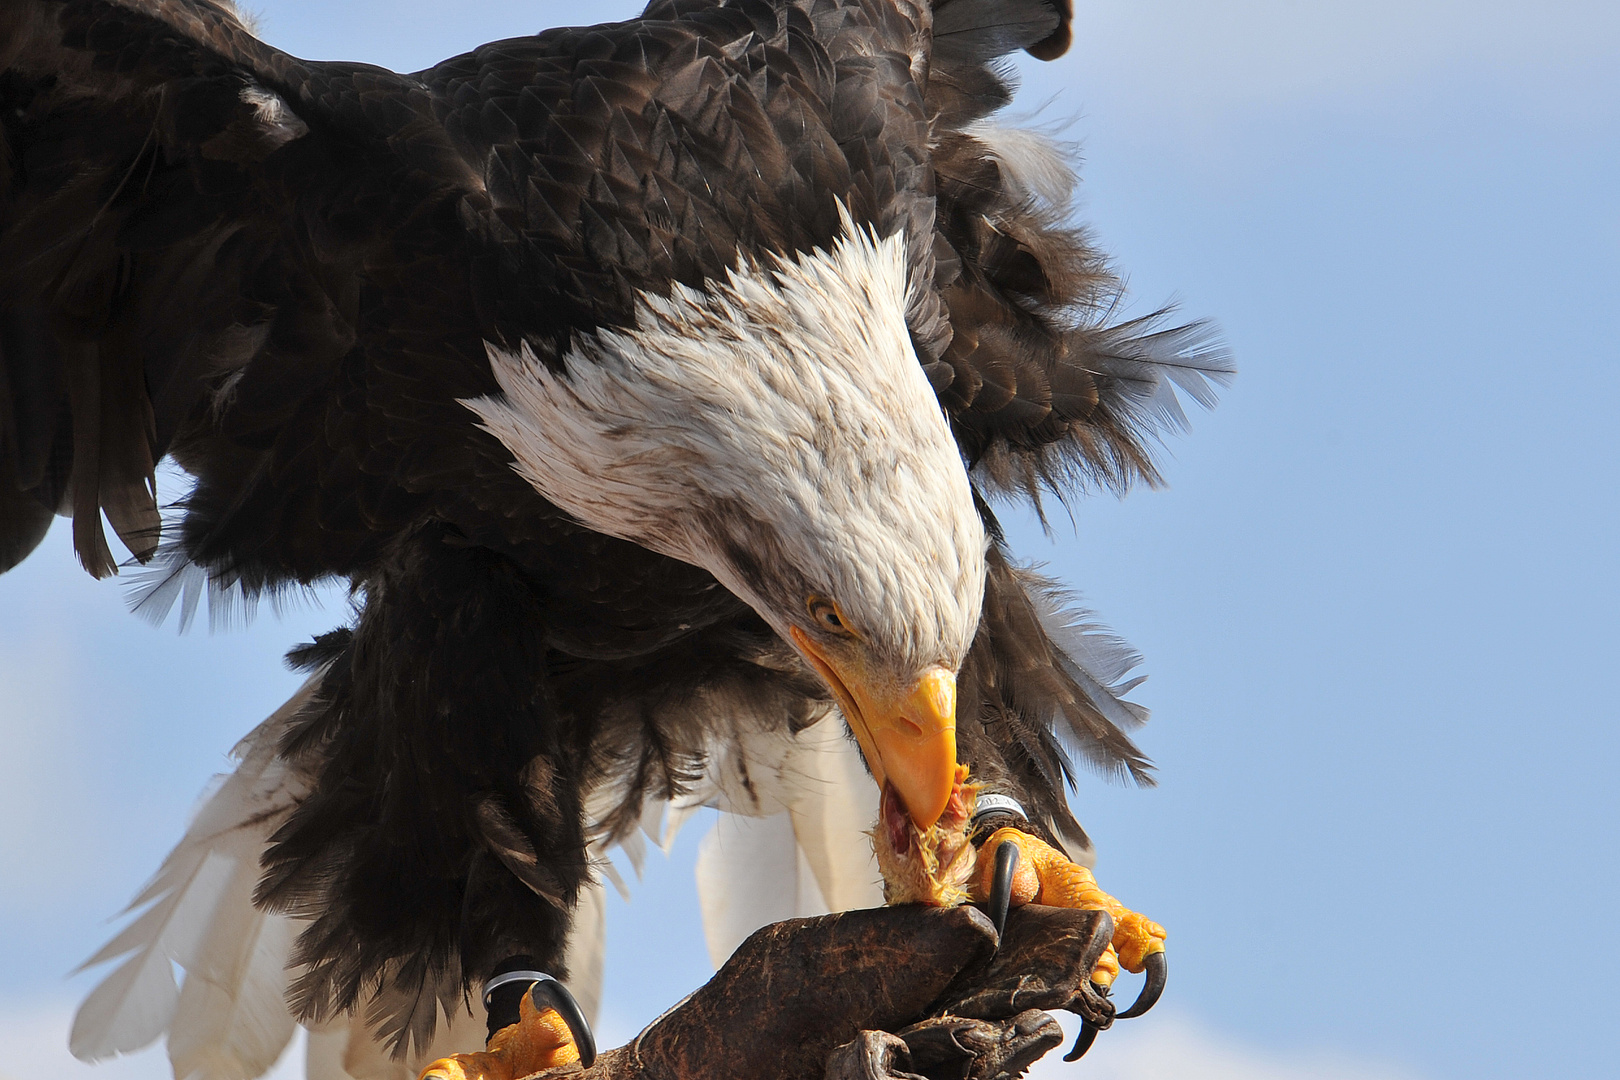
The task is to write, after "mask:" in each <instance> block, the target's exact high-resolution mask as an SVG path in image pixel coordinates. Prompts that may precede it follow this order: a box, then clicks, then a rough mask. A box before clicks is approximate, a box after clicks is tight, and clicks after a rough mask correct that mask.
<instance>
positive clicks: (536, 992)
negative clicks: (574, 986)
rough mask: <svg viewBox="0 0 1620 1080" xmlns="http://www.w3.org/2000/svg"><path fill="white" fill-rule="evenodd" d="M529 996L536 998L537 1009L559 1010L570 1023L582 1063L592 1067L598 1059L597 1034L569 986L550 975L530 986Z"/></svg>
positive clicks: (566, 1022)
mask: <svg viewBox="0 0 1620 1080" xmlns="http://www.w3.org/2000/svg"><path fill="white" fill-rule="evenodd" d="M529 997H531V998H532V999H533V1000H534V1007H535V1009H536V1010H537V1011H544V1010H545V1009H546V1008H547V1007H548V1006H549V1007H550V1008H553V1009H556V1010H557V1015H558V1016H560V1017H562V1021H563V1023H565V1024H567V1025H568V1031H569V1034H571V1035H573V1037H574V1048H575V1049H576V1050H578V1051H579V1063H580V1065H581V1066H583V1067H584V1068H587V1069H588V1068H590V1067H591V1063H592V1062H593V1061H595V1060H596V1036H594V1035H592V1034H591V1025H590V1023H589V1021H587V1020H586V1019H585V1013H584V1012H583V1011H582V1010H581V1009H580V1007H579V1002H577V1001H575V1000H574V995H573V994H570V993H569V992H568V987H566V986H564V985H563V984H562V983H560V982H558V981H557V980H556V979H553V978H551V977H550V976H549V975H548V976H546V977H545V978H544V979H541V980H540V981H539V982H537V983H535V984H534V985H533V986H531V987H529Z"/></svg>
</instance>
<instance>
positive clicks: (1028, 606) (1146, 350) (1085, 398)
mask: <svg viewBox="0 0 1620 1080" xmlns="http://www.w3.org/2000/svg"><path fill="white" fill-rule="evenodd" d="M1071 17H1072V10H1071V6H1070V4H1069V3H1068V2H1067V0H941V2H939V3H936V4H935V5H934V42H933V51H932V53H931V55H930V66H929V81H928V95H927V105H928V110H929V115H930V118H931V120H932V130H933V139H934V141H933V157H932V160H933V167H934V171H935V190H936V192H937V217H936V234H935V250H936V255H937V261H936V273H935V283H936V286H937V288H938V289H939V292H940V294H941V296H942V297H943V299H944V303H945V306H946V309H947V311H948V313H949V320H950V335H949V338H948V342H949V343H948V345H947V346H946V347H945V348H944V350H943V351H942V352H941V353H940V354H938V356H937V357H935V358H932V359H931V358H929V357H928V356H926V355H924V356H923V361H924V370H925V371H926V373H927V375H928V377H929V380H930V381H931V382H932V384H933V385H934V388H935V390H936V391H937V392H938V394H939V397H940V401H941V403H942V404H943V405H944V407H945V409H946V412H947V414H948V415H949V417H950V419H951V423H952V427H953V430H954V432H955V434H956V438H957V442H958V444H959V445H960V446H961V448H962V452H963V454H964V456H965V457H966V459H967V460H968V462H969V464H970V467H971V475H972V479H973V481H974V486H975V488H976V489H978V490H980V491H982V492H984V493H986V494H987V495H989V496H992V497H1002V498H1008V497H1015V498H1023V499H1026V500H1028V501H1029V502H1030V503H1031V504H1033V505H1034V507H1035V508H1036V509H1037V511H1039V509H1040V505H1041V499H1042V495H1043V494H1053V495H1055V496H1057V497H1058V498H1059V499H1060V500H1067V499H1069V498H1071V497H1073V496H1074V495H1076V494H1077V493H1078V492H1080V491H1081V490H1083V489H1085V488H1087V487H1091V486H1101V487H1105V488H1112V489H1114V490H1118V491H1123V490H1124V489H1126V488H1128V487H1129V486H1130V485H1132V484H1133V483H1135V482H1138V481H1143V482H1147V483H1150V484H1151V483H1156V482H1157V481H1158V472H1157V470H1156V468H1155V466H1154V463H1153V455H1152V447H1153V443H1154V441H1155V440H1156V439H1157V438H1158V437H1160V436H1161V435H1162V434H1164V433H1166V432H1170V431H1176V430H1179V429H1181V428H1183V427H1185V425H1186V416H1185V413H1184V412H1183V411H1182V408H1181V405H1180V402H1179V400H1178V391H1179V393H1182V394H1185V395H1187V396H1188V397H1190V398H1192V399H1193V400H1194V401H1196V402H1198V403H1199V404H1200V405H1204V406H1206V407H1207V406H1209V405H1212V404H1213V403H1214V393H1213V387H1212V385H1211V384H1220V385H1224V384H1225V383H1226V382H1228V381H1229V379H1230V377H1231V373H1232V367H1231V364H1230V361H1229V360H1228V357H1227V355H1226V352H1225V350H1224V349H1223V348H1222V347H1221V346H1220V344H1219V343H1218V341H1217V340H1216V338H1215V335H1214V332H1213V330H1212V328H1211V327H1210V326H1208V325H1207V324H1204V323H1193V324H1191V325H1183V326H1178V325H1175V324H1174V323H1172V322H1171V321H1170V318H1169V312H1158V313H1155V314H1153V315H1150V316H1148V317H1146V318H1141V319H1135V320H1129V321H1116V320H1115V319H1114V313H1115V310H1116V308H1117V307H1118V304H1119V301H1120V298H1121V296H1122V293H1123V287H1122V284H1121V282H1120V280H1119V279H1118V277H1117V276H1116V275H1115V274H1114V273H1113V272H1112V271H1111V270H1110V269H1109V267H1108V265H1107V263H1106V261H1105V260H1104V258H1103V257H1102V255H1101V253H1100V252H1099V251H1098V250H1097V249H1096V248H1095V247H1094V246H1093V245H1092V244H1091V242H1090V240H1089V238H1088V236H1087V235H1086V233H1085V231H1084V230H1083V229H1081V228H1079V227H1077V226H1076V225H1074V224H1073V221H1072V213H1071V208H1070V206H1069V205H1068V202H1069V197H1070V194H1071V193H1072V191H1073V188H1074V184H1075V179H1074V173H1073V166H1072V163H1071V162H1070V161H1069V160H1067V159H1066V158H1065V157H1064V156H1063V155H1062V154H1061V152H1060V151H1058V150H1057V149H1056V148H1054V147H1052V146H1051V144H1050V143H1049V142H1048V141H1047V140H1045V139H1043V138H1042V137H1040V136H1039V135H1037V134H1036V133H1033V132H1016V131H1015V132H1006V131H1003V130H1002V129H999V128H997V127H995V125H994V121H993V116H994V114H995V112H996V111H997V110H999V109H1001V108H1003V107H1004V106H1005V105H1006V104H1007V103H1008V102H1009V101H1010V100H1011V98H1012V92H1013V86H1012V81H1011V76H1010V72H1009V71H1008V70H1007V69H1006V68H1005V67H1004V66H1003V63H1004V61H1003V57H1005V56H1006V55H1007V54H1009V53H1011V52H1013V51H1015V50H1017V49H1026V50H1028V51H1029V52H1031V53H1032V54H1034V55H1035V56H1037V57H1038V58H1040V59H1053V58H1055V57H1056V56H1059V55H1061V54H1062V53H1063V51H1064V50H1065V49H1066V48H1067V46H1068V42H1069V36H1070V30H1069V24H1070V21H1071ZM983 513H984V515H985V518H986V521H987V522H989V523H990V525H991V532H992V534H993V535H994V536H995V538H996V540H995V550H994V551H992V553H991V563H990V575H989V579H988V582H987V591H986V597H985V616H984V623H983V625H982V627H981V629H980V635H979V638H978V640H977V642H976V643H975V645H974V648H973V651H972V653H971V655H970V656H969V659H968V663H967V665H966V667H965V669H964V673H963V680H964V689H963V698H962V700H963V701H971V700H974V697H975V696H977V697H978V698H980V699H982V701H983V703H984V704H983V709H984V712H983V716H982V719H983V733H982V734H981V733H980V731H979V730H978V728H977V727H972V726H970V727H968V728H967V729H966V730H967V735H966V737H965V742H964V746H965V747H971V746H972V745H973V744H977V746H978V749H971V748H965V749H964V753H968V754H973V755H974V756H975V757H976V758H981V759H983V760H984V761H985V762H987V764H985V765H979V762H978V761H977V760H976V761H975V765H976V766H978V767H979V769H980V771H981V773H982V774H983V775H985V777H986V778H987V780H988V782H990V783H991V784H992V786H995V785H1003V786H1006V787H1008V788H1010V789H1013V790H1016V791H1017V792H1019V793H1020V794H1021V795H1022V796H1023V797H1024V799H1025V801H1026V805H1027V806H1030V807H1032V808H1035V812H1036V813H1037V815H1038V816H1039V818H1040V819H1041V821H1040V823H1041V824H1044V825H1046V826H1048V827H1051V828H1054V829H1056V830H1057V832H1059V833H1060V834H1063V835H1066V836H1068V837H1070V838H1072V839H1074V840H1075V841H1076V842H1077V843H1080V844H1082V845H1083V843H1084V833H1083V832H1081V831H1080V830H1079V826H1078V825H1077V824H1076V823H1075V822H1074V820H1073V818H1072V817H1071V816H1070V813H1069V810H1068V808H1067V805H1066V803H1065V800H1064V797H1063V788H1064V786H1065V785H1066V784H1067V783H1069V782H1071V781H1072V777H1071V775H1070V772H1069V758H1068V756H1067V755H1066V754H1065V753H1064V747H1065V746H1066V747H1068V748H1070V749H1071V750H1073V751H1074V752H1075V753H1076V754H1077V756H1078V757H1079V758H1080V759H1081V760H1083V761H1085V762H1087V763H1088V764H1090V765H1092V766H1093V767H1095V768H1097V769H1098V770H1099V771H1101V772H1103V773H1104V774H1107V775H1116V776H1128V777H1130V778H1132V779H1133V780H1135V781H1137V782H1139V783H1150V782H1151V775H1150V771H1149V770H1150V766H1149V765H1148V762H1147V760H1146V759H1145V758H1144V757H1143V756H1142V754H1141V752H1140V751H1139V750H1138V749H1137V748H1136V747H1135V746H1134V745H1133V744H1132V742H1131V740H1130V738H1129V737H1128V736H1127V735H1126V731H1128V730H1129V729H1130V728H1132V727H1135V726H1136V725H1138V724H1139V723H1141V721H1142V720H1143V719H1145V718H1146V711H1145V710H1143V709H1142V708H1141V707H1140V706H1136V705H1133V704H1130V703H1128V702H1125V701H1124V700H1123V694H1124V693H1126V692H1128V691H1129V689H1130V688H1131V686H1134V685H1135V684H1134V683H1132V684H1129V685H1116V684H1117V680H1118V678H1119V677H1122V676H1123V671H1119V670H1116V669H1117V667H1118V664H1117V660H1118V656H1119V654H1118V652H1117V651H1116V652H1114V653H1108V652H1107V651H1106V650H1103V651H1099V649H1098V648H1097V646H1098V645H1099V644H1100V642H1099V641H1098V640H1097V638H1096V635H1095V634H1092V635H1089V636H1088V635H1081V636H1080V637H1078V638H1076V637H1075V636H1074V635H1073V634H1066V633H1064V632H1062V628H1063V627H1064V626H1065V625H1066V624H1067V622H1068V621H1069V620H1068V619H1067V617H1065V616H1063V615H1062V614H1061V612H1062V610H1063V608H1064V605H1063V604H1061V603H1059V602H1058V601H1057V600H1056V598H1055V596H1054V594H1053V592H1052V589H1051V586H1050V583H1047V582H1045V581H1043V580H1042V579H1040V578H1038V577H1036V576H1033V575H1031V574H1029V573H1027V572H1024V571H1020V570H1017V569H1016V568H1014V567H1013V566H1012V564H1011V563H1010V561H1009V558H1008V555H1007V552H1006V550H1005V546H1004V545H1003V543H1002V541H1001V539H1000V534H999V529H997V528H996V527H995V524H994V520H993V517H992V516H991V512H990V509H989V507H988V505H986V506H984V508H983ZM1099 668H1100V669H1101V670H1099ZM968 687H973V688H975V689H974V690H973V691H970V690H969V689H968ZM1003 768H1005V770H1006V772H1005V773H1003V772H1002V771H1001V770H1002V769H1003Z"/></svg>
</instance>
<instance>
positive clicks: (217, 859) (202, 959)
mask: <svg viewBox="0 0 1620 1080" xmlns="http://www.w3.org/2000/svg"><path fill="white" fill-rule="evenodd" d="M313 688H314V680H313V679H311V680H310V681H309V682H306V683H305V684H304V686H303V687H302V688H301V689H300V690H299V691H298V693H296V694H294V695H293V697H292V698H291V699H290V700H289V701H288V702H287V703H286V704H285V705H283V706H282V707H281V708H280V709H278V710H276V712H275V713H274V714H273V715H272V716H271V717H270V718H269V719H268V720H266V721H265V722H264V723H263V724H260V725H259V726H258V727H257V728H255V729H254V731H253V733H252V734H250V735H249V736H248V737H247V738H246V739H244V740H242V742H241V743H239V744H238V745H237V748H236V754H237V757H238V758H239V760H240V761H241V764H240V765H239V766H238V768H237V771H236V772H235V773H234V774H232V775H231V776H230V777H228V778H226V779H225V780H224V782H223V783H222V784H220V786H219V787H218V789H217V790H216V791H215V792H214V794H213V795H212V796H210V797H209V798H208V799H207V800H206V801H205V802H204V803H203V805H202V807H201V808H200V809H199V810H198V812H197V815H196V817H195V818H194V819H193V821H192V823H191V826H190V828H189V829H187V830H186V835H185V836H184V837H183V838H182V839H181V841H180V843H179V844H177V845H176V846H175V848H174V850H173V851H171V852H170V853H169V855H168V857H167V858H165V859H164V860H163V865H162V867H160V868H159V870H158V872H157V874H156V876H154V877H153V879H152V881H151V883H150V884H149V885H147V887H146V888H145V889H143V890H142V891H141V894H140V895H139V896H137V897H136V898H135V902H134V903H133V904H132V905H131V907H130V910H134V909H136V908H139V907H141V906H143V905H148V904H149V905H151V906H150V907H149V908H148V909H147V910H146V911H145V912H143V913H142V914H141V915H140V917H138V918H137V919H136V920H135V921H134V922H133V923H132V924H131V925H130V926H128V927H127V928H125V930H124V931H123V932H122V933H120V934H118V935H117V936H116V937H115V938H114V939H113V940H112V941H111V942H109V943H108V944H107V945H106V946H105V947H103V948H102V949H101V951H100V952H98V953H96V955H95V956H93V957H91V958H90V960H89V961H87V963H86V966H90V965H94V964H98V963H101V962H103V961H106V960H110V959H113V958H114V957H117V956H122V955H124V954H126V953H133V954H134V955H132V956H131V957H130V959H129V960H128V961H126V962H125V963H124V964H123V965H122V966H120V967H119V968H118V969H117V970H115V971H114V972H113V973H112V974H111V975H109V976H108V977H107V978H106V979H104V980H103V981H102V982H101V984H100V985H98V986H97V987H96V988H95V989H94V990H93V991H91V993H90V995H89V997H87V998H86V999H85V1001H84V1004H83V1005H81V1006H80V1007H79V1012H78V1014H77V1015H76V1016H75V1017H74V1021H73V1031H72V1034H71V1035H70V1036H69V1040H68V1047H69V1049H70V1050H71V1051H72V1052H73V1054H74V1056H76V1057H79V1058H81V1059H84V1060H87V1061H94V1060H97V1059H100V1058H104V1057H108V1056H111V1055H112V1054H118V1053H127V1052H129V1051H132V1050H138V1049H140V1048H141V1047H143V1046H145V1045H147V1044H148V1043H150V1042H152V1041H153V1040H154V1039H156V1038H157V1037H158V1036H159V1035H161V1034H163V1032H164V1030H165V1029H169V1030H171V1032H173V1031H174V1030H176V1029H178V1030H179V1032H180V1033H181V1040H180V1045H181V1048H182V1049H183V1051H184V1054H183V1055H182V1058H183V1060H181V1059H177V1060H176V1061H175V1066H176V1075H177V1076H178V1077H180V1080H189V1078H191V1077H193V1076H196V1077H197V1078H198V1080H215V1078H217V1080H246V1078H248V1077H252V1076H256V1075H258V1074H259V1073H262V1072H263V1071H264V1070H265V1069H267V1068H269V1067H270V1065H272V1064H274V1062H275V1059H276V1057H277V1055H279V1054H280V1053H281V1050H282V1049H283V1048H284V1047H285V1046H286V1041H287V1039H288V1038H289V1037H291V1034H292V1029H291V1025H290V1024H287V1025H280V1024H276V1023H267V1022H263V1021H258V1020H254V1021H246V1020H244V1019H242V1018H240V1017H238V1016H237V1015H236V1011H235V1010H234V1009H233V1008H231V1007H230V1006H229V1004H228V1003H225V1004H222V1003H221V1002H220V1001H219V1000H217V998H218V996H219V995H220V994H223V995H224V996H225V997H226V998H228V999H230V1000H231V1001H234V1000H236V999H237V998H238V997H239V995H240V993H241V992H242V990H243V989H244V988H251V997H252V998H254V999H261V998H262V997H263V996H264V983H265V982H266V981H267V980H266V979H265V977H264V976H263V974H262V973H261V972H260V971H258V970H257V969H256V967H255V961H256V960H258V959H259V954H260V953H262V952H263V951H264V949H262V948H260V945H261V939H262V944H263V945H264V946H265V947H268V948H271V949H272V951H274V947H275V944H276V942H277V941H278V940H279V939H278V938H277V937H276V935H275V933H274V932H272V933H271V934H270V935H269V936H268V937H265V935H264V932H263V930H262V926H263V923H264V922H265V921H266V920H267V919H268V918H269V917H268V916H265V915H263V914H261V913H259V912H257V911H256V910H254V909H253V907H252V905H251V903H248V902H247V898H248V896H249V895H250V894H251V890H252V882H253V880H254V879H255V878H256V877H257V874H258V856H259V851H260V850H261V849H262V848H263V846H264V841H265V838H266V837H268V835H269V833H270V831H271V830H273V829H274V827H275V824H276V823H278V822H279V821H280V819H281V817H282V816H284V815H285V814H286V813H287V811H288V810H290V809H291V808H292V806H293V805H295V804H296V802H297V800H298V799H299V798H301V797H302V795H303V794H304V791H305V790H306V789H307V786H306V785H303V784H302V783H301V781H300V779H299V778H298V777H295V776H293V775H292V773H291V770H290V769H288V767H287V766H286V765H285V764H284V763H283V762H281V761H280V759H279V758H277V757H276V753H275V746H276V738H277V736H279V734H280V731H281V730H282V728H283V727H284V726H285V725H286V724H287V723H289V722H290V721H291V719H292V717H293V716H294V715H296V713H297V712H298V710H299V709H300V708H301V707H302V706H303V704H304V702H305V701H306V700H307V699H308V697H309V695H310V694H311V693H312V692H313ZM268 959H269V961H270V962H271V963H273V964H274V965H275V969H276V971H277V972H278V973H279V972H280V970H281V968H282V966H283V965H284V964H285V962H286V955H285V947H284V945H283V946H282V947H281V951H280V954H279V955H276V956H270V957H268ZM172 963H178V964H180V965H181V966H182V967H184V968H185V969H186V970H187V972H188V973H195V974H196V975H200V976H201V978H202V980H203V981H206V982H211V983H213V984H214V987H213V989H214V993H208V992H206V991H205V990H204V989H203V988H201V987H199V988H197V989H196V990H191V988H190V983H191V982H192V975H190V974H188V978H187V984H188V986H187V989H188V991H189V993H187V992H182V991H181V990H180V988H179V987H178V986H176V984H175V980H174V973H173V968H172ZM279 977H280V979H281V980H282V984H283V985H284V984H285V975H284V974H281V975H280V976H279ZM269 981H272V982H273V981H274V980H273V979H271V980H269ZM182 1003H184V1004H185V1005H186V1008H185V1009H184V1010H183V1011H181V1010H179V1009H178V1007H179V1006H180V1005H181V1004H182ZM280 1011H281V1012H282V1013H283V1014H285V1011H286V1010H285V1007H283V1008H282V1009H281V1010H280ZM210 1024H214V1025H223V1027H221V1028H220V1029H219V1030H217V1031H216V1030H212V1029H210V1028H209V1025H210ZM278 1040H279V1042H278ZM172 1045H173V1040H172V1039H171V1046H172ZM205 1048H206V1049H205ZM261 1062H262V1064H261Z"/></svg>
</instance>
